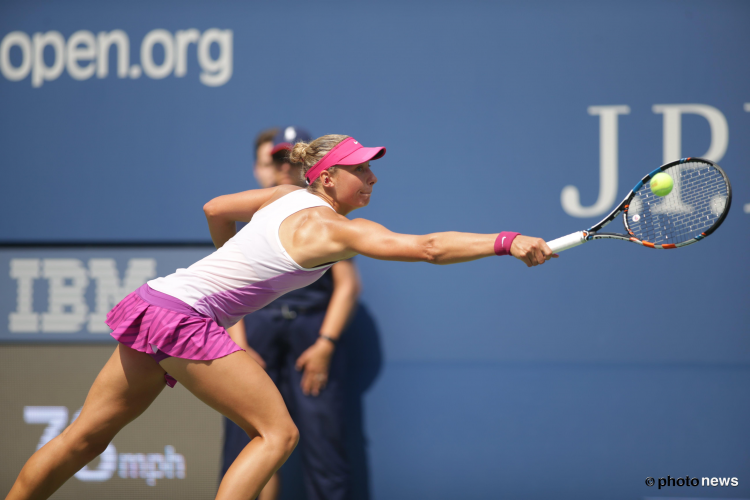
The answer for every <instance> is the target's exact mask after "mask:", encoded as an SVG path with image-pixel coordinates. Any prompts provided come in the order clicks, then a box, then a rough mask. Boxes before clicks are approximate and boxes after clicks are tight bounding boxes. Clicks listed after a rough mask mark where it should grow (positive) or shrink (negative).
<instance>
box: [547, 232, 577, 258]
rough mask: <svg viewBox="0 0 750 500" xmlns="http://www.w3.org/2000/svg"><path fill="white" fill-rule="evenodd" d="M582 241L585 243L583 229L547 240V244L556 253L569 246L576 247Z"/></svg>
mask: <svg viewBox="0 0 750 500" xmlns="http://www.w3.org/2000/svg"><path fill="white" fill-rule="evenodd" d="M583 243H586V233H585V232H584V231H577V232H575V233H572V234H569V235H567V236H563V237H561V238H557V239H556V240H552V241H548V242H547V246H549V247H550V249H551V250H552V251H553V252H555V253H558V252H562V251H563V250H567V249H569V248H573V247H577V246H578V245H581V244H583Z"/></svg>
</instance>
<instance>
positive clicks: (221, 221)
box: [203, 186, 299, 248]
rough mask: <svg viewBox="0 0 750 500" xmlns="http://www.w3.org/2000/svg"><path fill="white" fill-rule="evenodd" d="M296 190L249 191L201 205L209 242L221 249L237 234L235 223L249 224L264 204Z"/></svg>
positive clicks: (286, 187)
mask: <svg viewBox="0 0 750 500" xmlns="http://www.w3.org/2000/svg"><path fill="white" fill-rule="evenodd" d="M297 189H299V188H297V187H294V186H278V187H272V188H267V189H251V190H250V191H243V192H241V193H235V194H227V195H224V196H219V197H218V198H214V199H213V200H211V201H209V202H208V203H206V204H205V205H203V212H204V213H205V214H206V219H207V220H208V230H209V231H210V232H211V240H212V241H213V242H214V245H215V246H216V248H221V247H222V246H223V245H224V243H226V242H227V241H229V239H230V238H231V237H232V236H234V235H235V234H236V233H237V229H236V227H235V225H234V223H235V222H250V219H252V218H253V215H254V214H255V212H257V211H258V210H260V209H261V208H262V207H263V206H264V205H265V204H267V203H268V202H270V201H272V200H275V199H277V198H280V197H281V196H284V195H285V194H288V193H290V192H291V191H295V190H297Z"/></svg>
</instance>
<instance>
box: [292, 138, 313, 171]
mask: <svg viewBox="0 0 750 500" xmlns="http://www.w3.org/2000/svg"><path fill="white" fill-rule="evenodd" d="M309 146H310V145H309V144H308V143H306V142H298V143H297V144H295V145H294V146H293V147H292V150H291V151H290V152H289V161H290V162H291V163H299V164H302V165H305V160H306V159H307V155H308V154H309V151H308V148H309Z"/></svg>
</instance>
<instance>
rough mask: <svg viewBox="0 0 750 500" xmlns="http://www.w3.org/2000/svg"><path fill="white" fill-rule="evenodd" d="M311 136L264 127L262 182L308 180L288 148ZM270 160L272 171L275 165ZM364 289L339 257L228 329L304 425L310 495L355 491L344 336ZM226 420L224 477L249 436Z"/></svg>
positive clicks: (336, 499) (268, 499)
mask: <svg viewBox="0 0 750 500" xmlns="http://www.w3.org/2000/svg"><path fill="white" fill-rule="evenodd" d="M274 133H275V135H272V134H274ZM271 137H272V139H270V140H268V139H269V138H271ZM311 140H312V137H311V136H310V134H308V133H307V132H306V131H304V130H303V129H300V128H297V127H285V128H281V129H269V130H267V131H265V132H262V133H261V134H260V135H259V136H258V139H257V140H256V144H255V146H256V163H255V168H254V175H255V177H256V179H257V180H258V183H259V184H260V185H261V187H264V188H265V187H271V186H274V185H282V184H296V185H299V186H304V185H305V182H304V179H303V176H302V172H301V170H300V168H299V167H295V166H293V165H291V164H290V162H289V151H290V150H291V148H292V146H293V145H294V143H295V142H297V141H305V142H309V141H311ZM271 163H272V164H273V167H274V168H273V171H272V172H273V175H270V173H269V169H268V165H270V164H271ZM360 287H361V284H360V280H359V275H358V273H357V269H356V267H355V265H354V263H353V262H352V261H351V260H348V261H342V262H338V263H336V264H335V265H334V266H333V267H332V268H331V269H330V270H329V271H328V272H326V273H325V274H324V275H323V276H322V277H321V278H320V279H319V280H318V281H316V282H315V283H313V284H311V285H310V286H307V287H305V288H301V289H298V290H294V291H293V292H290V293H288V294H286V295H283V296H282V297H280V298H279V299H277V300H276V301H274V302H273V303H271V304H269V305H268V306H266V307H265V308H263V309H261V310H259V311H257V312H255V313H253V314H252V315H250V316H246V317H245V319H244V321H240V322H239V323H237V324H236V325H235V326H233V327H231V328H229V329H228V330H227V331H228V332H229V335H230V336H231V337H232V339H233V340H234V341H235V342H236V343H237V344H238V345H239V346H240V347H242V348H244V349H246V350H247V352H248V353H249V354H250V355H251V356H252V357H253V358H254V359H255V360H256V361H257V362H258V364H260V365H261V366H262V367H263V368H265V369H266V371H267V372H268V374H269V376H270V377H271V379H272V380H273V381H274V383H275V384H276V386H277V387H279V389H280V390H281V392H282V394H283V395H284V399H285V402H286V404H287V407H288V408H289V411H290V413H291V415H292V418H293V419H294V422H295V424H296V425H297V427H298V428H299V430H300V446H299V448H300V450H301V453H302V465H303V474H304V486H305V490H306V492H307V498H308V500H323V499H325V500H344V499H345V498H347V497H348V495H349V490H350V465H349V460H348V458H347V454H346V449H345V443H344V437H345V436H344V370H345V362H346V361H345V353H344V352H343V347H344V346H343V345H342V344H340V343H339V339H340V337H341V334H342V333H343V331H344V329H345V327H346V325H347V323H348V322H349V319H350V318H351V316H352V313H353V312H354V310H355V308H356V307H357V298H358V296H359V292H360ZM224 424H225V426H224V429H225V433H224V445H223V462H222V470H221V475H222V477H223V475H224V473H225V472H226V470H227V469H228V468H229V466H230V465H232V462H233V461H234V460H235V458H236V457H237V455H238V454H239V453H240V452H241V451H242V449H243V448H244V447H245V445H247V443H248V442H249V438H248V436H247V434H245V432H244V431H243V430H242V429H241V428H240V427H239V426H237V425H236V424H235V423H234V422H232V421H231V420H229V419H227V418H226V417H225V418H224ZM279 492H280V478H279V475H278V473H277V474H275V475H274V477H273V478H272V479H271V480H270V481H269V482H268V484H267V485H266V487H265V488H264V489H263V491H262V492H261V494H260V496H259V497H258V498H259V500H276V499H277V498H278V496H279Z"/></svg>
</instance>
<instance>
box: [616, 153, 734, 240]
mask: <svg viewBox="0 0 750 500" xmlns="http://www.w3.org/2000/svg"><path fill="white" fill-rule="evenodd" d="M665 172H666V173H667V174H669V175H670V176H671V177H672V179H673V180H674V187H673V188H672V192H671V193H669V194H668V195H666V196H663V197H660V196H656V195H655V194H654V193H652V192H651V189H650V187H649V185H648V183H646V184H644V185H643V186H642V187H641V189H639V190H638V192H637V193H636V195H635V197H634V198H633V200H631V203H630V207H629V208H628V211H627V213H626V221H627V223H626V224H627V226H628V229H630V231H632V234H633V236H635V237H636V238H638V239H639V240H643V241H649V242H651V243H654V244H657V245H663V244H670V243H671V244H675V245H679V244H680V243H684V242H686V241H689V240H691V239H693V238H695V237H696V236H699V235H700V234H701V233H703V232H705V231H706V230H707V229H709V228H710V227H711V226H713V225H714V224H715V223H716V221H717V220H718V219H719V217H720V216H721V214H722V213H723V212H724V210H725V208H726V202H727V197H728V188H727V184H726V181H725V179H724V176H723V175H722V174H721V172H719V171H718V170H717V169H715V168H714V167H713V166H712V165H710V164H707V163H703V162H686V163H683V164H679V165H676V166H674V167H672V168H669V169H667V170H666V171H665Z"/></svg>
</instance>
